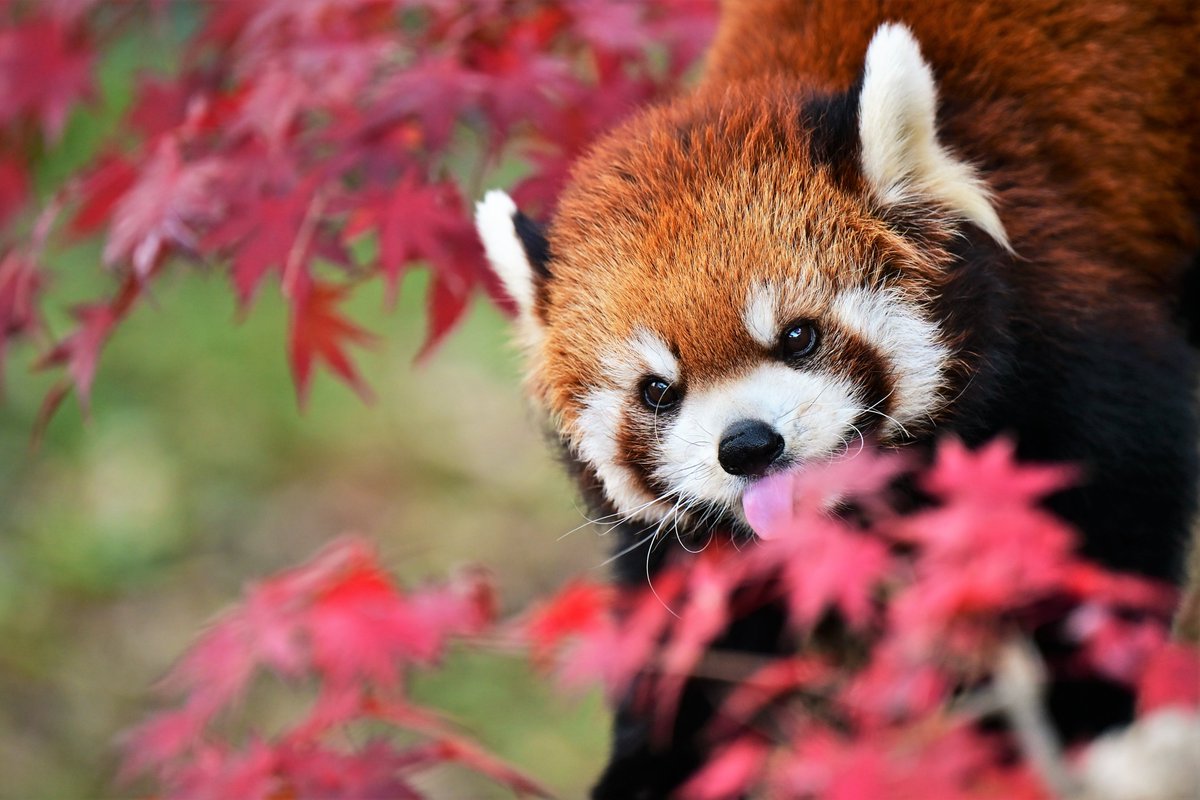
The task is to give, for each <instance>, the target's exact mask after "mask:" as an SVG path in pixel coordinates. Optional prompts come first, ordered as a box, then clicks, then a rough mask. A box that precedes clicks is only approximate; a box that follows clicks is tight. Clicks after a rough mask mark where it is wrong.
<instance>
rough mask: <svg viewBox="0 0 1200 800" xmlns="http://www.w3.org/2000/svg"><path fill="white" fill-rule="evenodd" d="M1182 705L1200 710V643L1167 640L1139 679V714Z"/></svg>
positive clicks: (1147, 713)
mask: <svg viewBox="0 0 1200 800" xmlns="http://www.w3.org/2000/svg"><path fill="white" fill-rule="evenodd" d="M1176 706H1182V707H1184V708H1189V709H1192V710H1194V711H1200V647H1197V646H1196V645H1195V644H1188V643H1185V642H1167V643H1165V644H1163V646H1162V647H1161V648H1160V649H1159V650H1158V652H1156V653H1154V654H1153V655H1151V656H1150V658H1149V661H1148V662H1147V663H1146V665H1145V669H1144V670H1143V671H1142V675H1141V677H1140V679H1139V680H1138V714H1139V715H1140V716H1148V715H1150V714H1152V713H1154V712H1156V711H1160V710H1162V709H1165V708H1171V707H1176Z"/></svg>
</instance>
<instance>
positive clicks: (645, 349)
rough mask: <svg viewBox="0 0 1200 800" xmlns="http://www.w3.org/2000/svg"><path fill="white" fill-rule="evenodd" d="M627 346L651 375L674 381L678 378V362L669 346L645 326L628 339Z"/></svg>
mask: <svg viewBox="0 0 1200 800" xmlns="http://www.w3.org/2000/svg"><path fill="white" fill-rule="evenodd" d="M629 346H630V347H631V348H632V349H633V350H634V351H635V352H636V353H637V354H638V356H639V357H640V358H641V361H642V364H643V365H644V366H645V368H646V369H647V370H648V371H649V372H650V374H652V375H657V376H659V377H660V378H665V379H666V380H667V381H668V382H671V383H674V382H675V381H677V380H679V364H678V363H677V362H676V361H675V356H674V355H673V354H672V353H671V348H670V347H668V346H667V343H666V342H664V341H663V340H662V339H660V338H658V337H657V336H655V335H654V334H653V333H651V332H650V331H648V330H646V329H645V328H640V329H639V330H638V332H637V334H636V335H635V336H634V337H633V339H631V340H630V342H629Z"/></svg>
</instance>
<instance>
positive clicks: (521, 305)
mask: <svg viewBox="0 0 1200 800" xmlns="http://www.w3.org/2000/svg"><path fill="white" fill-rule="evenodd" d="M516 213H517V205H516V203H514V202H513V201H512V198H511V197H509V196H508V195H507V194H505V193H504V192H501V191H498V190H492V191H490V192H488V193H487V194H485V195H484V196H483V200H481V201H480V202H478V203H476V204H475V229H476V230H477V231H478V232H479V239H480V241H482V242H483V249H484V252H485V253H487V258H488V262H489V263H490V264H491V265H492V270H493V271H494V272H495V273H496V275H497V276H498V277H499V278H500V282H501V283H503V284H504V290H505V291H506V292H508V295H509V297H511V298H512V299H513V300H514V301H515V302H516V304H517V308H518V309H520V311H521V314H522V316H529V314H530V311H532V309H533V267H532V266H530V264H529V257H528V256H527V255H526V254H525V247H524V245H522V244H521V240H520V239H519V238H518V237H517V229H516V227H515V226H514V225H513V215H514V214H516Z"/></svg>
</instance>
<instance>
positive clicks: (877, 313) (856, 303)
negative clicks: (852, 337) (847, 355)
mask: <svg viewBox="0 0 1200 800" xmlns="http://www.w3.org/2000/svg"><path fill="white" fill-rule="evenodd" d="M830 311H831V312H832V314H833V315H834V316H835V317H836V318H837V320H838V322H839V323H840V324H841V325H843V326H845V327H846V328H847V329H849V330H851V331H854V332H855V333H857V334H858V335H859V336H861V337H862V338H863V340H865V341H866V342H867V343H869V344H870V345H872V346H873V347H874V348H875V349H876V350H877V351H878V352H879V353H880V355H882V356H883V357H884V359H886V360H887V362H888V366H889V367H890V368H891V373H892V379H893V386H894V388H893V391H892V396H891V397H890V398H889V400H890V406H891V419H886V420H884V424H883V426H882V429H883V431H884V432H885V433H892V434H894V433H896V432H897V429H901V430H902V429H903V428H904V426H906V425H908V424H910V423H913V422H916V421H917V420H918V419H920V418H922V417H925V416H928V415H929V414H931V413H933V412H934V411H936V410H937V409H938V408H939V407H940V405H941V402H942V389H943V388H944V385H945V368H946V364H947V362H948V361H949V360H950V355H951V353H950V349H949V348H948V347H946V345H944V344H943V343H942V341H941V331H940V330H939V329H938V327H937V325H935V324H934V323H932V322H930V321H929V320H928V319H926V318H925V317H924V316H922V315H921V314H920V313H919V310H918V309H917V308H915V307H914V306H913V304H912V303H910V302H905V301H904V300H902V299H900V298H899V297H897V296H896V294H895V293H894V292H887V291H872V290H869V289H853V290H851V291H847V292H840V293H839V294H838V296H837V299H836V300H835V301H834V303H833V306H832V308H831V309H830Z"/></svg>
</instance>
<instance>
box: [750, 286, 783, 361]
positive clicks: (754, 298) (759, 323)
mask: <svg viewBox="0 0 1200 800" xmlns="http://www.w3.org/2000/svg"><path fill="white" fill-rule="evenodd" d="M778 308H779V290H778V289H776V288H775V285H774V284H772V283H761V284H759V285H757V286H754V287H752V288H751V289H750V291H749V292H748V293H747V295H746V307H745V308H744V309H743V310H742V321H743V322H744V323H745V324H746V330H747V331H749V332H750V338H751V339H753V340H754V341H756V342H758V343H759V344H761V345H762V346H763V347H772V346H774V344H775V340H776V338H777V337H778V336H779V330H778V325H779V323H778V322H777V321H776V313H777V310H778Z"/></svg>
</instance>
